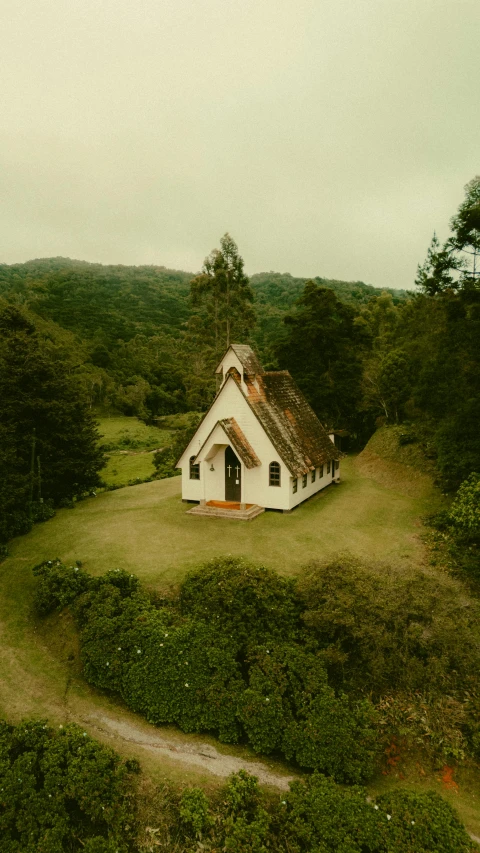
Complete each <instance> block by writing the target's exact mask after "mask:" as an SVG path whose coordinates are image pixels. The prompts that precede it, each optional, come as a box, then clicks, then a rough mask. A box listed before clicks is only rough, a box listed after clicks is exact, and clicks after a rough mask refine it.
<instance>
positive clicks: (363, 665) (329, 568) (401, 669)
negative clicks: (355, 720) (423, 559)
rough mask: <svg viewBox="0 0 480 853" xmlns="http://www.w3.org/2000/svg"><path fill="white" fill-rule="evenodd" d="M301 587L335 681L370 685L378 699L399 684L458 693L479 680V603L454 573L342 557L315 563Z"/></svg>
mask: <svg viewBox="0 0 480 853" xmlns="http://www.w3.org/2000/svg"><path fill="white" fill-rule="evenodd" d="M298 591H299V595H300V596H301V598H302V600H303V602H304V605H305V611H304V614H303V619H304V621H305V624H306V626H307V627H308V628H309V629H310V631H311V632H312V634H313V636H314V637H315V639H316V640H317V642H318V643H319V645H320V647H321V648H322V649H323V652H322V654H323V656H324V660H325V662H326V665H327V669H328V673H329V677H330V678H331V679H332V681H333V683H334V684H335V685H336V686H337V687H339V688H340V687H341V688H343V689H344V690H347V691H348V692H349V693H352V692H354V693H361V692H363V690H364V689H365V686H367V689H368V690H369V691H372V693H373V695H374V696H375V697H376V698H378V697H380V696H382V695H385V694H387V695H389V694H390V693H391V692H392V691H394V692H397V691H399V690H401V691H414V690H419V691H426V690H437V691H439V692H440V693H442V694H444V693H445V692H446V691H448V692H449V694H450V695H452V693H453V695H458V697H459V698H461V697H463V695H464V691H465V690H468V689H475V688H476V687H477V686H478V672H479V671H480V633H479V629H478V624H479V616H480V609H479V606H478V603H476V602H475V601H474V600H472V599H471V600H469V601H466V600H465V594H464V591H463V590H462V589H461V588H460V587H459V586H458V584H456V583H455V582H453V581H452V580H450V579H449V578H445V579H443V580H439V578H438V577H434V576H430V575H428V574H427V573H424V572H415V573H411V574H402V575H399V574H398V573H395V574H394V573H393V572H391V571H389V570H388V569H386V568H385V567H381V568H380V569H378V570H375V569H373V570H372V569H369V568H367V567H366V566H364V565H362V564H361V563H359V562H358V561H355V560H353V559H351V558H345V557H343V558H341V559H338V560H334V561H330V562H329V563H328V564H326V565H319V564H315V563H312V564H310V566H309V567H308V570H307V571H306V573H305V574H304V576H303V577H302V578H301V579H300V581H299V585H298Z"/></svg>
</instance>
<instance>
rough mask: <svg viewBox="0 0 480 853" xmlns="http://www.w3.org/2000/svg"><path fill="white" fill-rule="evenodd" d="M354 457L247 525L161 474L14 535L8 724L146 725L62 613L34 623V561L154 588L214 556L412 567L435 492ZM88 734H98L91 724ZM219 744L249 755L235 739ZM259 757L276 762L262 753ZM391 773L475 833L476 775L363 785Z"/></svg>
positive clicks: (5, 634)
mask: <svg viewBox="0 0 480 853" xmlns="http://www.w3.org/2000/svg"><path fill="white" fill-rule="evenodd" d="M377 441H378V436H377ZM377 449H378V447H377ZM367 455H368V454H367ZM370 461H371V460H370ZM406 461H408V460H406ZM364 463H365V458H363V459H362V455H361V456H360V457H358V458H357V459H356V460H355V459H352V458H350V459H348V460H345V461H344V462H343V463H342V484H341V485H340V486H338V487H335V486H333V487H331V488H329V489H327V490H326V491H325V492H324V493H323V494H321V495H319V496H318V497H316V498H315V499H313V500H312V501H310V502H307V503H306V504H305V505H303V506H301V507H299V509H298V510H297V511H296V512H294V513H293V514H292V515H286V516H285V515H281V514H277V513H266V514H264V515H263V516H260V517H259V518H258V519H256V520H255V521H254V522H251V523H248V524H245V523H241V522H234V521H232V522H229V521H223V520H215V519H208V518H195V517H191V516H188V515H186V512H185V510H186V506H185V505H184V504H182V503H181V501H180V491H179V490H180V482H179V480H177V479H173V480H163V481H156V482H152V483H148V484H145V485H142V486H136V487H132V488H127V489H122V490H120V491H116V492H113V493H105V494H103V495H100V496H98V497H97V498H92V499H89V500H86V501H85V502H83V503H81V504H79V505H77V507H76V508H75V509H74V510H62V511H61V512H59V514H58V515H57V517H56V518H54V519H52V520H51V521H49V522H48V523H46V524H44V525H38V526H37V527H36V528H35V529H34V530H33V531H32V532H31V533H30V534H28V535H27V536H24V537H21V538H19V539H17V540H15V541H14V542H13V543H12V546H11V557H9V558H8V559H7V560H6V561H5V562H4V563H3V564H2V565H0V671H1V672H2V679H1V684H0V713H1V714H3V715H4V716H7V717H9V718H10V719H12V720H16V719H19V718H21V717H22V716H36V717H38V716H49V717H50V718H51V719H52V720H53V721H57V722H64V721H65V720H67V719H76V720H83V721H85V719H86V718H87V717H88V715H89V713H91V712H92V711H95V710H96V711H101V712H102V713H106V714H109V715H111V716H115V717H117V718H121V719H123V720H126V721H130V722H132V721H133V722H134V724H135V725H142V726H144V727H145V730H146V731H147V730H148V726H147V724H144V723H141V721H140V720H137V718H136V716H135V715H133V714H131V712H128V711H127V710H125V709H123V708H122V707H121V706H119V705H118V704H117V703H116V702H114V701H111V700H110V699H109V698H108V697H106V696H104V695H102V694H100V693H98V692H97V691H95V690H92V689H91V688H89V686H88V685H86V684H85V682H84V681H83V679H82V678H81V675H80V667H79V662H78V655H77V647H76V638H75V631H74V629H73V627H72V625H71V622H70V620H69V618H68V616H67V615H63V614H62V615H60V616H59V617H55V618H52V619H51V620H50V621H47V622H45V623H37V624H35V621H34V619H33V614H32V610H31V601H32V592H33V586H34V580H33V576H32V574H31V571H30V567H31V565H32V564H34V563H36V562H39V561H40V560H42V559H44V558H50V557H53V556H59V557H61V558H62V559H64V560H66V561H67V562H69V561H72V560H74V559H81V560H82V561H83V562H84V565H85V567H86V568H87V569H88V570H89V571H92V572H95V573H100V572H103V571H105V570H106V569H108V568H112V567H115V566H123V567H125V568H127V569H130V570H131V571H135V572H136V573H137V574H139V575H140V576H141V578H142V579H143V580H144V581H145V582H147V583H149V584H152V585H158V586H162V585H163V584H165V583H171V582H175V581H178V580H179V579H180V578H181V577H182V576H183V574H184V572H185V571H186V569H187V568H188V567H189V566H191V565H194V564H197V563H198V562H199V561H201V560H203V559H206V558H208V557H211V556H214V555H216V554H218V553H231V554H245V555H247V556H250V557H252V558H254V559H257V560H260V561H263V562H265V563H266V564H268V565H270V566H273V567H275V568H277V570H279V571H280V572H282V573H295V572H296V571H298V569H299V567H300V566H301V565H302V564H304V563H305V562H307V561H308V560H309V559H313V558H320V559H321V558H324V557H326V556H328V555H329V554H332V553H334V552H337V551H339V550H346V549H348V550H349V551H350V552H352V553H354V554H358V555H360V556H362V557H364V558H367V559H371V558H376V559H378V558H381V559H384V560H389V561H391V562H394V563H395V564H396V565H397V566H398V567H399V570H401V568H402V566H405V567H408V566H409V565H411V564H417V565H422V564H424V563H425V552H424V549H423V546H422V544H421V541H420V538H419V535H418V534H419V532H420V531H421V527H420V525H419V520H418V519H419V515H421V514H423V513H424V512H426V511H430V510H431V509H432V507H434V506H435V505H437V506H438V505H439V504H440V503H441V496H439V494H438V492H436V490H434V489H433V488H432V487H431V485H430V482H429V480H428V479H427V478H426V477H425V478H423V479H421V481H415V482H416V486H415V489H414V491H415V496H414V495H412V494H411V492H412V489H411V486H410V484H411V482H412V478H411V469H409V468H408V466H405V467H404V466H403V465H402V466H401V468H398V467H397V465H398V463H397V465H395V464H394V465H393V466H391V467H390V468H388V464H387V462H385V460H384V464H383V467H382V466H380V467H381V474H380V479H381V480H382V481H383V482H382V483H379V482H376V481H375V479H372V476H371V474H372V471H370V476H368V475H366V473H365V471H364ZM373 473H375V472H373ZM387 475H388V476H387ZM377 479H378V478H377ZM386 479H387V480H388V482H386V481H385V480H386ZM406 492H410V494H406ZM85 725H86V727H88V723H85ZM90 730H91V729H90ZM169 733H170V735H172V736H174V737H178V739H179V742H181V743H185V741H188V742H195V743H201V742H205V741H206V742H209V741H210V742H213V740H212V739H211V738H208V737H206V736H204V735H202V736H195V735H182V734H180V733H178V732H175V730H174V729H173V730H172V729H171V728H169ZM92 734H94V735H95V736H100V737H102V734H101V732H99V731H98V730H94V731H92ZM105 739H106V742H111V741H109V740H108V738H106V736H105ZM114 746H115V748H117V749H119V750H120V751H123V752H124V753H126V754H130V755H137V757H139V758H140V759H141V761H142V765H143V766H144V768H145V770H146V772H147V773H148V775H150V776H151V777H152V778H153V779H156V780H160V779H162V778H165V777H168V778H173V779H175V780H177V781H188V782H190V783H194V784H196V783H201V784H205V785H207V786H210V787H211V786H212V785H215V784H216V782H215V780H213V779H212V777H211V776H210V775H209V774H207V775H206V774H205V773H202V772H201V771H194V770H187V769H186V768H185V767H182V766H180V765H178V764H177V763H176V762H175V761H171V760H169V759H166V758H163V757H162V758H161V759H157V758H155V757H154V756H153V757H152V755H151V754H147V753H145V752H144V751H142V750H141V749H139V748H138V747H135V746H133V745H128V744H126V743H125V742H121V743H120V742H115V743H114ZM216 746H217V747H218V744H217V743H216ZM220 749H221V751H223V752H230V753H232V752H233V753H234V754H236V755H241V756H244V757H246V758H252V753H251V752H250V751H249V750H248V749H245V748H243V747H236V748H230V747H225V746H220ZM264 763H267V764H269V765H270V766H271V767H272V768H275V767H276V766H277V767H278V765H276V764H275V762H272V761H269V760H267V761H264ZM400 769H401V771H402V773H403V775H404V776H405V777H406V779H405V780H403V781H402V784H407V785H412V786H414V787H417V788H418V787H424V786H426V787H429V788H431V787H436V788H437V789H438V790H441V791H442V793H443V794H444V795H445V796H447V797H448V798H449V799H450V800H451V801H452V802H453V803H454V805H455V806H456V807H457V808H458V810H459V812H460V814H461V817H462V819H463V820H464V821H465V823H466V825H467V826H468V828H469V829H470V831H472V832H474V833H475V834H476V835H480V805H479V797H478V793H477V792H476V788H477V791H478V780H477V779H475V778H474V777H472V776H471V775H469V772H468V771H467V770H463V771H459V773H458V776H457V778H458V781H459V783H460V790H459V791H458V792H456V791H446V790H444V789H443V787H442V784H441V781H440V779H438V780H437V778H436V777H435V776H434V777H431V776H427V777H425V776H424V775H423V771H422V769H421V768H420V767H419V765H418V763H417V762H415V761H412V762H411V765H410V766H408V767H406V766H404V767H402V768H399V769H398V770H394V771H393V772H392V774H391V775H389V776H388V777H381V778H380V779H378V780H376V781H375V782H374V784H373V785H372V790H379V789H382V788H384V787H389V786H391V785H396V784H398V779H399V778H401V777H399V772H400ZM437 775H438V776H439V777H440V775H441V774H440V773H439V774H437Z"/></svg>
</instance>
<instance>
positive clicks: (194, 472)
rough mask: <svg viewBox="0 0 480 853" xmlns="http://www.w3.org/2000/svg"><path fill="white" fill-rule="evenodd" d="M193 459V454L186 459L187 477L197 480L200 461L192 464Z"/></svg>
mask: <svg viewBox="0 0 480 853" xmlns="http://www.w3.org/2000/svg"><path fill="white" fill-rule="evenodd" d="M193 459H195V456H190V459H189V460H188V473H189V479H190V480H197V481H198V480H199V479H200V462H197V464H196V465H194V464H193Z"/></svg>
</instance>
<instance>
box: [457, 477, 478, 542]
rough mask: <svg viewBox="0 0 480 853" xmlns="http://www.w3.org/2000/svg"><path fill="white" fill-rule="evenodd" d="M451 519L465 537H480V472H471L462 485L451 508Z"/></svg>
mask: <svg viewBox="0 0 480 853" xmlns="http://www.w3.org/2000/svg"><path fill="white" fill-rule="evenodd" d="M450 520H451V522H452V523H453V525H454V527H455V530H456V531H458V533H459V534H460V536H462V537H463V538H466V539H478V538H479V537H480V474H476V473H473V474H470V476H469V477H468V478H467V479H466V480H465V482H463V483H462V485H461V486H460V488H459V490H458V492H457V494H456V496H455V500H454V502H453V504H452V506H451V508H450Z"/></svg>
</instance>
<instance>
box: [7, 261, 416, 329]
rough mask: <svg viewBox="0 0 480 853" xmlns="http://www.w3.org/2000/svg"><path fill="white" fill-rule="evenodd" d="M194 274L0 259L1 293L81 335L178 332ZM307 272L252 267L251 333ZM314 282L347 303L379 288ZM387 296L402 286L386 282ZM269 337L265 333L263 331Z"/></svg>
mask: <svg viewBox="0 0 480 853" xmlns="http://www.w3.org/2000/svg"><path fill="white" fill-rule="evenodd" d="M193 276H194V273H189V272H185V271H181V270H171V269H168V268H166V267H163V266H151V265H150V266H148V265H144V266H124V265H121V264H116V265H114V264H108V265H106V264H97V263H90V262H88V261H81V260H72V259H70V258H62V257H57V258H38V259H35V260H31V261H26V262H25V263H21V264H10V265H9V264H0V296H3V297H4V298H6V299H8V300H14V301H17V302H20V303H23V304H24V305H25V306H26V307H28V308H29V309H30V310H32V311H34V312H35V313H36V314H38V315H40V316H41V317H42V318H43V319H44V320H51V321H53V322H54V323H57V324H58V325H59V326H61V327H62V328H64V329H68V330H69V331H71V332H74V333H76V334H78V335H79V336H80V337H81V338H82V339H92V338H94V337H102V338H106V339H107V340H112V341H114V340H123V341H128V340H130V339H131V338H132V337H134V336H135V335H137V334H144V335H147V336H151V335H154V334H155V333H156V332H157V331H158V330H159V329H160V328H161V329H162V331H163V332H167V333H168V331H169V330H170V332H173V333H174V332H175V331H178V330H179V328H180V327H181V326H182V324H183V323H185V322H186V321H187V319H188V316H189V304H188V296H189V284H190V280H191V279H192V278H193ZM306 281H308V278H306V277H294V276H292V275H290V273H276V272H264V273H255V274H254V275H252V276H251V277H250V283H251V286H252V289H253V291H254V294H255V301H256V308H257V314H258V320H259V328H258V337H259V339H262V338H264V337H265V333H272V332H273V328H276V327H277V326H278V325H279V323H281V317H282V316H283V314H284V313H285V312H286V311H288V310H290V309H291V308H292V306H293V305H294V303H295V302H296V300H297V299H298V297H299V296H300V295H301V293H302V291H303V287H304V284H305V282H306ZM314 281H316V282H317V283H318V284H319V285H321V286H323V287H327V288H329V289H331V290H333V291H334V292H335V294H336V295H337V296H338V298H339V299H341V300H342V301H344V302H347V303H349V304H353V305H359V304H362V303H365V302H367V301H368V300H369V299H370V298H371V297H374V296H378V295H380V293H381V292H382V290H381V289H380V288H375V287H372V285H369V284H365V283H364V282H361V281H355V282H345V281H338V280H333V279H326V278H322V277H320V276H316V277H315V279H314ZM385 289H386V290H388V292H389V293H391V294H392V295H393V297H394V302H397V301H403V300H404V299H405V298H407V292H406V291H404V290H400V291H396V290H392V289H391V288H390V289H389V288H385ZM267 336H268V337H269V336H270V334H267Z"/></svg>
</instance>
